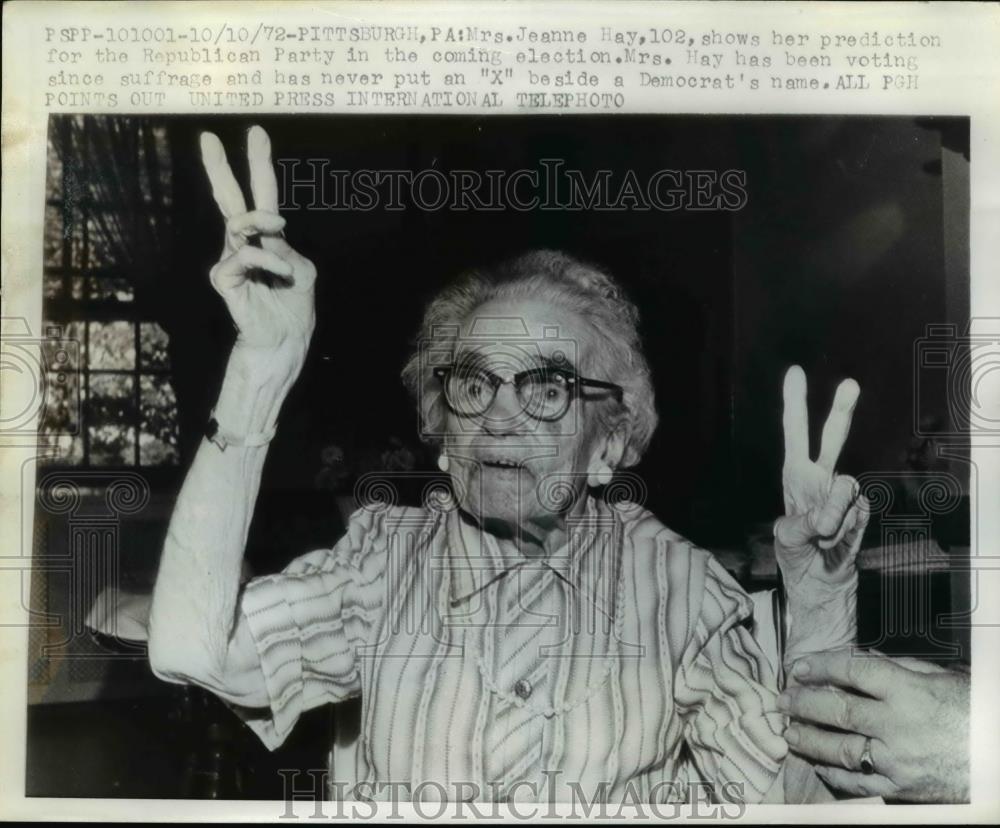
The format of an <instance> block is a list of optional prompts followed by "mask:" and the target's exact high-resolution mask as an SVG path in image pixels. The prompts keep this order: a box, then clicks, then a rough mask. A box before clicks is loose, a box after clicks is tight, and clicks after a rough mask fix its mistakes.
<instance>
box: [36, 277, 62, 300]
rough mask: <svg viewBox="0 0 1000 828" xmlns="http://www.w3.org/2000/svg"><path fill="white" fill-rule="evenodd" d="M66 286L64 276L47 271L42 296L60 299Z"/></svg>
mask: <svg viewBox="0 0 1000 828" xmlns="http://www.w3.org/2000/svg"><path fill="white" fill-rule="evenodd" d="M65 286H66V284H65V282H64V281H63V278H62V276H53V275H52V274H50V273H46V274H45V279H44V280H43V282H42V298H43V299H58V298H59V297H61V296H62V295H63V288H64V287H65Z"/></svg>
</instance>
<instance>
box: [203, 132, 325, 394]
mask: <svg viewBox="0 0 1000 828" xmlns="http://www.w3.org/2000/svg"><path fill="white" fill-rule="evenodd" d="M201 157H202V163H203V164H204V166H205V172H206V173H208V178H209V181H210V182H211V184H212V195H213V196H214V198H215V202H216V204H218V205H219V210H220V211H221V212H222V217H223V218H224V219H225V222H226V234H225V243H224V245H223V250H222V256H221V258H220V259H219V262H218V264H216V265H215V266H214V267H213V268H212V270H211V271H210V277H211V280H212V286H213V287H214V288H215V289H216V290H217V291H218V292H219V295H220V296H222V298H223V299H224V300H225V303H226V307H227V308H228V309H229V314H230V316H232V319H233V322H234V323H235V324H236V327H237V329H238V331H239V333H238V335H237V339H236V344H235V346H234V348H233V355H232V357H231V358H230V367H231V368H233V364H234V362H235V364H236V367H237V369H238V370H239V371H240V373H241V374H243V377H244V379H246V380H248V381H250V382H251V384H253V385H257V386H272V387H276V388H282V389H287V387H288V386H290V385H291V383H292V382H293V381H294V380H295V378H296V377H297V376H298V374H299V371H300V370H301V369H302V365H303V363H304V362H305V356H306V351H307V350H308V348H309V340H310V338H311V337H312V333H313V329H314V328H315V326H316V309H315V299H314V286H315V282H316V268H315V266H314V265H313V263H312V262H311V261H309V260H308V259H307V258H305V257H304V256H302V255H301V254H299V253H298V252H296V251H295V250H294V249H292V247H291V245H289V244H288V242H287V241H285V238H284V234H283V230H284V226H285V220H284V219H283V218H282V217H281V216H280V215H278V181H277V178H276V176H275V174H274V166H273V164H272V162H271V139H270V138H269V137H268V135H267V133H266V132H265V131H264V130H263V129H262V128H261V127H259V126H254V127H251V128H250V130H249V132H248V134H247V160H248V162H249V166H250V188H251V191H252V193H253V203H254V209H252V210H247V205H246V202H245V201H244V198H243V192H242V190H241V189H240V185H239V183H238V182H237V180H236V177H235V176H234V175H233V171H232V169H231V168H230V166H229V162H228V161H227V160H226V151H225V150H224V149H223V147H222V142H221V141H220V140H219V139H218V137H217V136H216V135H214V134H213V133H211V132H204V133H202V135H201ZM253 237H257V238H259V239H260V244H261V246H260V247H256V246H254V245H253V244H251V243H250V240H251V238H253Z"/></svg>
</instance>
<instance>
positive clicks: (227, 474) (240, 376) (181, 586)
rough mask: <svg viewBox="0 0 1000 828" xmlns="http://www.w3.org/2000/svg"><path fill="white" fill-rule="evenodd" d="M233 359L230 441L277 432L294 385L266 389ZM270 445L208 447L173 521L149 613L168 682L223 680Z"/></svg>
mask: <svg viewBox="0 0 1000 828" xmlns="http://www.w3.org/2000/svg"><path fill="white" fill-rule="evenodd" d="M246 364H247V361H246V359H245V355H243V354H236V353H234V356H233V357H231V358H230V364H229V367H228V369H227V372H226V378H225V380H224V382H223V386H222V390H221V391H220V394H219V399H218V403H217V405H216V407H215V418H216V419H217V420H218V422H219V423H220V427H221V428H222V429H224V430H225V431H226V432H227V433H230V434H240V435H246V434H254V433H263V432H266V431H267V430H268V429H269V428H271V427H272V426H273V423H274V422H275V420H276V418H277V413H278V410H279V409H280V406H281V402H282V400H283V398H284V394H285V392H286V391H287V388H288V386H289V385H290V384H291V383H290V382H283V383H280V384H277V385H276V384H275V383H261V382H256V381H254V380H253V379H252V374H251V373H250V372H248V371H246V370H245V369H244V366H245V365H246ZM266 454H267V446H266V445H264V446H256V447H253V446H236V445H227V446H226V447H225V448H224V449H222V448H220V447H219V446H218V445H216V444H215V443H213V442H210V441H209V440H204V441H203V442H202V444H201V446H200V447H199V449H198V452H197V455H196V456H195V459H194V462H193V463H192V465H191V468H190V470H189V471H188V473H187V476H186V478H185V480H184V485H183V486H182V488H181V491H180V494H179V496H178V498H177V502H176V505H175V507H174V512H173V515H172V517H171V520H170V525H169V529H168V531H167V537H166V541H165V543H164V546H163V555H162V558H161V560H160V567H159V572H158V574H157V578H156V586H155V588H154V591H153V604H152V608H151V611H150V630H149V659H150V664H151V666H152V668H153V670H154V671H155V672H156V673H157V674H158V675H161V676H162V677H164V678H168V679H170V678H173V679H175V680H176V679H187V678H197V679H201V680H204V681H206V682H207V683H210V684H211V683H215V682H214V681H213V680H216V681H217V680H219V679H220V678H221V672H222V671H223V670H224V667H225V661H226V653H227V647H228V642H229V639H230V636H231V634H232V631H233V626H234V624H235V620H236V615H237V613H236V602H237V598H238V594H239V583H240V569H241V564H242V558H243V552H244V548H245V546H246V539H247V532H248V530H249V527H250V521H251V518H252V517H253V508H254V504H255V502H256V499H257V494H258V491H259V488H260V477H261V471H262V468H263V465H264V460H265V457H266Z"/></svg>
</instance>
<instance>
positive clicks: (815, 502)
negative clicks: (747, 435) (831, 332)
mask: <svg viewBox="0 0 1000 828" xmlns="http://www.w3.org/2000/svg"><path fill="white" fill-rule="evenodd" d="M859 394H860V389H859V387H858V384H857V383H856V382H855V381H854V380H852V379H847V380H844V381H843V382H842V383H841V384H840V386H839V387H838V388H837V393H836V395H835V397H834V400H833V406H832V407H831V409H830V414H829V416H828V417H827V420H826V423H825V425H824V426H823V438H822V444H821V446H820V452H819V457H818V459H816V460H815V461H814V460H811V459H810V457H809V412H808V408H807V406H806V376H805V372H804V371H803V370H802V369H801V368H800V367H799V366H798V365H793V366H792V367H791V368H789V369H788V372H787V373H786V374H785V385H784V415H783V425H784V434H785V463H784V468H783V469H782V489H783V492H784V500H785V517H782V518H779V519H778V520H777V522H776V523H775V525H774V549H775V555H776V557H777V562H778V567H779V568H780V570H781V574H782V578H783V579H784V584H785V590H786V594H787V597H788V605H789V611H790V613H791V634H790V640H789V645H788V651H789V652H788V654H789V655H790V656H792V655H794V656H798V655H802V654H804V653H805V652H816V651H819V650H825V649H829V648H831V647H838V646H844V645H846V644H849V643H851V642H852V641H853V640H854V638H855V636H856V631H857V619H856V617H855V599H856V594H857V565H856V558H857V554H858V549H859V548H860V547H861V538H862V535H863V534H864V530H865V526H866V525H867V523H868V502H867V500H866V499H865V498H864V497H863V496H862V495H860V492H859V487H858V483H857V481H856V480H855V479H854V478H853V477H849V476H847V475H838V474H836V473H835V471H834V469H835V467H836V464H837V459H838V458H839V456H840V452H841V449H842V448H843V446H844V443H845V442H846V440H847V435H848V432H849V431H850V428H851V417H852V416H853V414H854V407H855V405H856V404H857V401H858V396H859Z"/></svg>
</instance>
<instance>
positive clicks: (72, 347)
mask: <svg viewBox="0 0 1000 828" xmlns="http://www.w3.org/2000/svg"><path fill="white" fill-rule="evenodd" d="M44 330H45V337H44V339H42V352H43V353H44V354H45V367H46V368H48V369H49V370H52V371H71V372H73V373H76V372H78V371H79V370H80V368H81V366H82V365H83V361H82V360H83V357H82V354H83V322H67V323H66V324H63V325H53V324H50V323H46V324H45V327H44Z"/></svg>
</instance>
